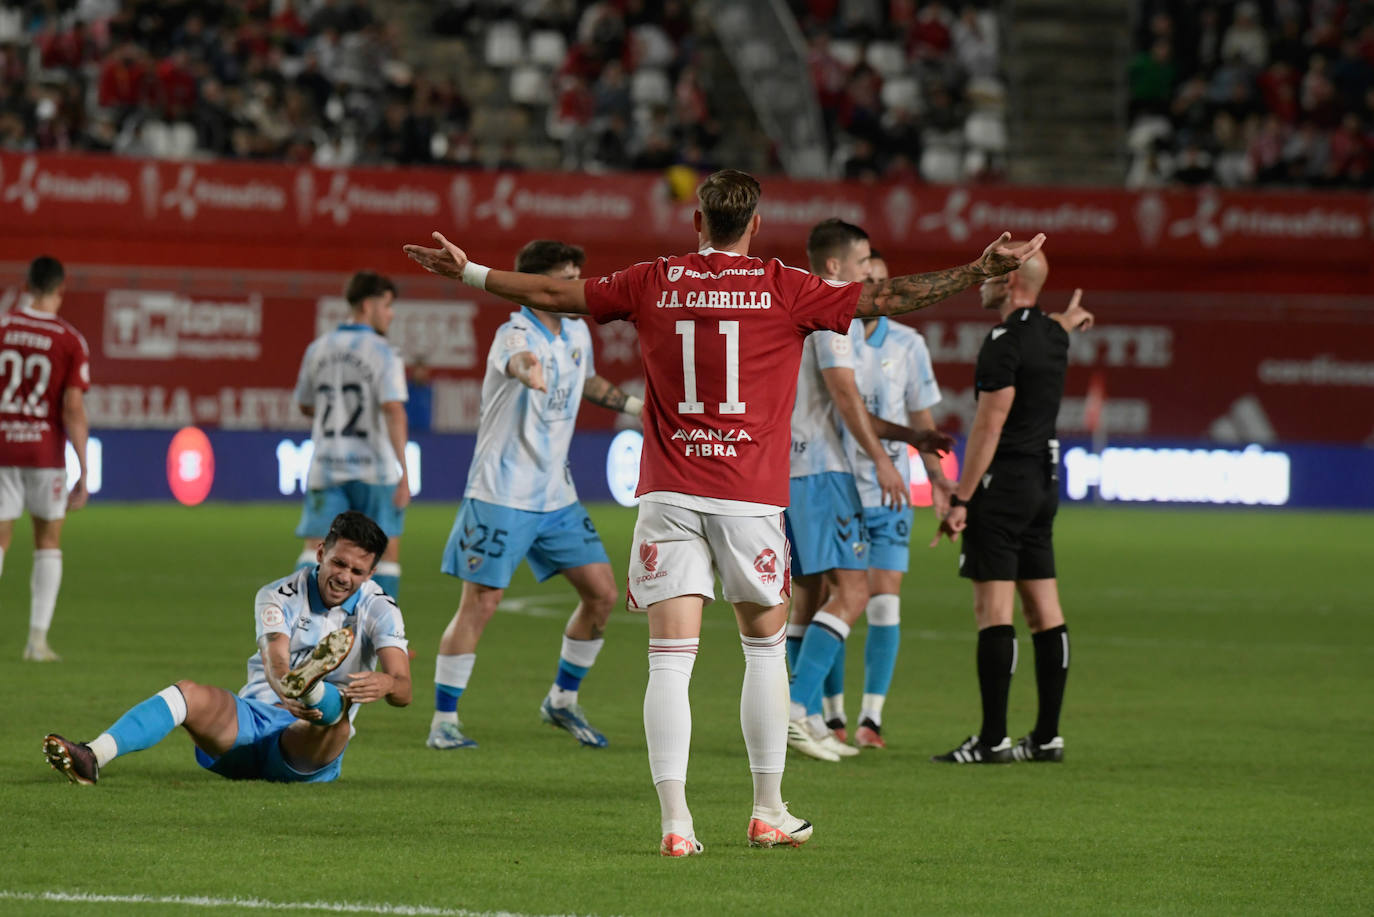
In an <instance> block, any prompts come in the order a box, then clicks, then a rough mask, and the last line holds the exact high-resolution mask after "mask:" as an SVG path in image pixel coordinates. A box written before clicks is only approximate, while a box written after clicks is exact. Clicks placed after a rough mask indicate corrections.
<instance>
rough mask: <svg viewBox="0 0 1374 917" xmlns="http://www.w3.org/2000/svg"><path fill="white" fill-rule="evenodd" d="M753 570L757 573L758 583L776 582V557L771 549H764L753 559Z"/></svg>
mask: <svg viewBox="0 0 1374 917" xmlns="http://www.w3.org/2000/svg"><path fill="white" fill-rule="evenodd" d="M754 569H755V570H757V571H758V573H759V581H760V582H763V583H775V582H777V581H778V555H777V552H775V551H774V550H773V549H772V548H764V549H763V550H762V551H760V552H759V556H758V557H755V558H754Z"/></svg>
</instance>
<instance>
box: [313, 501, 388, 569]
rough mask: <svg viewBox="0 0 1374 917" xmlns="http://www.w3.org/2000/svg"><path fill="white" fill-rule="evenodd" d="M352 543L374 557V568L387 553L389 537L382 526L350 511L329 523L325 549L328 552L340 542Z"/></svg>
mask: <svg viewBox="0 0 1374 917" xmlns="http://www.w3.org/2000/svg"><path fill="white" fill-rule="evenodd" d="M340 539H342V540H344V541H351V542H353V543H354V544H356V545H357V546H358V547H360V548H362V549H363V550H364V551H366V552H367V553H369V554H371V555H372V566H373V568H376V566H377V561H379V560H381V559H382V554H383V552H385V551H386V542H387V537H386V533H385V532H383V531H382V529H381V526H379V525H377V523H375V522H373V521H372V520H371V519H369V518H367V517H366V516H364V515H363V514H362V513H360V512H358V511H357V510H354V509H350V510H348V511H347V512H343V513H339V514H338V515H337V516H335V517H334V521H333V522H331V523H329V534H328V535H326V536H324V549H325V550H326V551H328V550H329V549H330V548H332V547H334V545H335V544H336V543H337V542H338V541H339V540H340Z"/></svg>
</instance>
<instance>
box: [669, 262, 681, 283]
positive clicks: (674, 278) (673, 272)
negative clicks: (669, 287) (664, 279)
mask: <svg viewBox="0 0 1374 917" xmlns="http://www.w3.org/2000/svg"><path fill="white" fill-rule="evenodd" d="M681 279H682V265H680V264H674V265H673V266H672V267H670V268H668V282H669V283H677V282H678V281H679V280H681Z"/></svg>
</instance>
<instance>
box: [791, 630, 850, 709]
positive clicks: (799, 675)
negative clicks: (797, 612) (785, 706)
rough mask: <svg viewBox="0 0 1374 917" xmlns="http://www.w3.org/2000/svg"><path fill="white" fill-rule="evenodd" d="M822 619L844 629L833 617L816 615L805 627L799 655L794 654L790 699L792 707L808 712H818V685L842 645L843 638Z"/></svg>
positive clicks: (819, 702)
mask: <svg viewBox="0 0 1374 917" xmlns="http://www.w3.org/2000/svg"><path fill="white" fill-rule="evenodd" d="M822 617H824V618H828V619H830V621H835V622H837V623H840V626H841V627H844V625H843V623H842V622H839V619H837V618H835V617H834V616H833V615H829V614H827V613H826V612H819V613H817V615H816V618H815V619H814V620H812V622H811V625H810V626H809V627H807V628H806V636H805V637H804V638H802V645H801V652H799V653H798V654H797V665H796V668H795V669H793V671H792V689H791V697H792V702H793V703H794V704H802V705H803V706H805V707H806V712H807V713H820V712H821V685H822V683H823V682H824V681H825V673H826V672H829V671H830V667H831V666H832V665H833V664H834V662H835V654H836V653H837V652H838V651H839V649H840V647H842V646H844V635H843V634H841V633H839V632H838V631H837V630H836V629H835V628H834V627H832V626H829V621H825V622H823V621H822V620H821V619H822ZM844 630H845V631H846V632H847V631H848V630H849V628H847V627H845V628H844ZM813 707H814V709H813Z"/></svg>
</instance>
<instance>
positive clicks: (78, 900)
mask: <svg viewBox="0 0 1374 917" xmlns="http://www.w3.org/2000/svg"><path fill="white" fill-rule="evenodd" d="M0 901H52V902H58V903H62V904H178V905H183V906H186V907H204V908H223V907H234V908H242V909H246V910H255V911H326V912H328V913H333V914H395V915H398V917H535V915H532V914H522V913H519V912H517V911H469V910H467V909H465V908H448V907H429V906H427V905H423V904H365V903H361V902H353V901H268V900H266V899H265V898H211V897H208V896H205V895H100V894H93V893H87V892H62V891H47V892H16V891H6V890H3V889H0ZM548 917H570V915H548Z"/></svg>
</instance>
